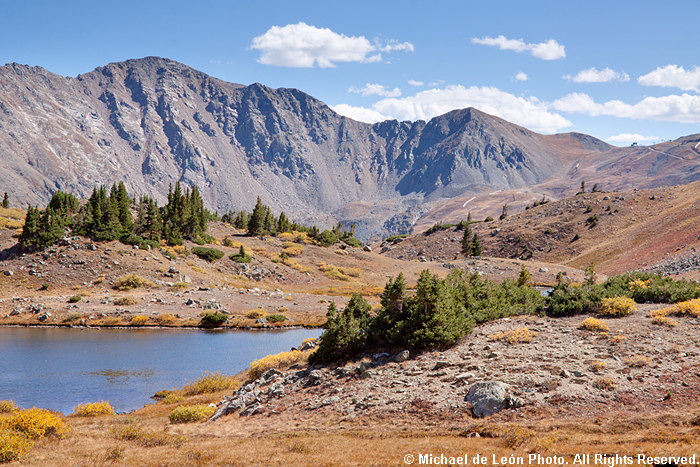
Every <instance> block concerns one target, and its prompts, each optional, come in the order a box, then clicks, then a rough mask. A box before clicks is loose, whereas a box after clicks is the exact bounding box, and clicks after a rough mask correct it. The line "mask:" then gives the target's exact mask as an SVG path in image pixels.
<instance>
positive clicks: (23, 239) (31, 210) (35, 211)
mask: <svg viewBox="0 0 700 467" xmlns="http://www.w3.org/2000/svg"><path fill="white" fill-rule="evenodd" d="M40 224H41V214H40V213H39V208H35V207H32V205H31V204H30V205H29V207H27V216H26V217H25V219H24V227H23V228H22V234H21V235H20V237H19V243H20V245H21V246H22V248H26V249H33V248H35V247H36V245H37V244H38V240H39V229H40V228H41V225H40Z"/></svg>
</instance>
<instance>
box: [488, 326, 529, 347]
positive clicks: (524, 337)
mask: <svg viewBox="0 0 700 467" xmlns="http://www.w3.org/2000/svg"><path fill="white" fill-rule="evenodd" d="M535 337H537V333H536V332H535V331H530V330H529V329H527V328H518V329H513V330H510V331H505V332H499V333H498V334H493V335H492V336H490V337H489V339H491V340H492V341H494V342H495V341H499V342H507V343H508V344H527V343H530V342H532V339H534V338H535Z"/></svg>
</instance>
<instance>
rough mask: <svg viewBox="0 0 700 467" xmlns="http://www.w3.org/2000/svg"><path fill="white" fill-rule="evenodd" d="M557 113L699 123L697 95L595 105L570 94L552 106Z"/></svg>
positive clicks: (590, 98) (675, 95)
mask: <svg viewBox="0 0 700 467" xmlns="http://www.w3.org/2000/svg"><path fill="white" fill-rule="evenodd" d="M551 108H553V109H556V110H559V111H560V112H569V113H580V114H588V115H591V116H594V117H595V116H598V115H610V116H613V117H621V118H632V119H649V120H663V121H669V122H679V123H700V96H696V95H691V94H681V95H677V94H672V95H669V96H662V97H646V98H644V99H642V100H641V101H639V102H637V103H636V104H628V103H626V102H622V101H620V100H611V101H607V102H604V103H602V104H600V103H597V102H596V101H595V100H594V99H593V98H592V97H591V96H589V95H588V94H583V93H573V94H569V95H567V96H565V97H563V98H561V99H558V100H556V101H554V102H552V103H551Z"/></svg>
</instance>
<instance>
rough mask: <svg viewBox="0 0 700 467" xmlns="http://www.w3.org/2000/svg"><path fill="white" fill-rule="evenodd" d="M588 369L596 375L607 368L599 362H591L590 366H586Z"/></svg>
mask: <svg viewBox="0 0 700 467" xmlns="http://www.w3.org/2000/svg"><path fill="white" fill-rule="evenodd" d="M588 367H589V368H590V369H591V371H593V372H596V373H598V372H599V371H603V370H605V369H606V368H607V367H608V365H607V364H606V363H605V362H602V361H600V360H595V361H593V362H591V364H590V365H588Z"/></svg>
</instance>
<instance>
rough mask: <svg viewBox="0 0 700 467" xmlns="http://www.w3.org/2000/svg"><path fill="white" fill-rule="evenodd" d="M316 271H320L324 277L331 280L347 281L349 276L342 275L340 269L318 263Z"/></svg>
mask: <svg viewBox="0 0 700 467" xmlns="http://www.w3.org/2000/svg"><path fill="white" fill-rule="evenodd" d="M318 269H320V270H321V271H322V272H323V273H324V274H325V275H326V277H328V278H329V279H333V280H341V281H349V280H350V276H348V275H346V274H344V273H343V272H342V271H341V270H340V268H338V267H336V266H333V265H332V264H326V263H319V264H318Z"/></svg>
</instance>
